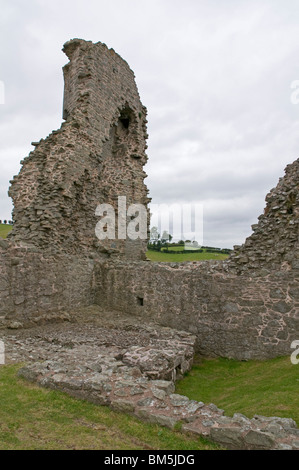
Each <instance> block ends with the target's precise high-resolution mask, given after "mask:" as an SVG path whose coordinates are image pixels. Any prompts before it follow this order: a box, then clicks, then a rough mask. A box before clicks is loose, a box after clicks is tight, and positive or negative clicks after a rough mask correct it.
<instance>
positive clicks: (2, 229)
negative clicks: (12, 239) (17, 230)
mask: <svg viewBox="0 0 299 470" xmlns="http://www.w3.org/2000/svg"><path fill="white" fill-rule="evenodd" d="M11 231H12V225H5V224H0V237H1V238H6V237H7V235H8V234H9V232H11Z"/></svg>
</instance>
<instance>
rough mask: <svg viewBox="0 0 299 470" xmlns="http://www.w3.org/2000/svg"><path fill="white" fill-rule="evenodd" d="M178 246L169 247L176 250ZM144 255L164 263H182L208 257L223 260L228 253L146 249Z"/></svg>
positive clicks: (202, 259)
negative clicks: (165, 251)
mask: <svg viewBox="0 0 299 470" xmlns="http://www.w3.org/2000/svg"><path fill="white" fill-rule="evenodd" d="M179 249H180V248H178V249H177V250H174V248H171V250H174V251H178V250H179ZM146 257H147V259H149V260H150V261H160V262H164V263H182V262H184V261H205V260H209V259H218V260H223V259H226V258H227V257H228V255H225V254H223V253H208V252H206V251H203V253H178V254H176V253H169V254H167V253H163V251H154V250H148V251H147V252H146Z"/></svg>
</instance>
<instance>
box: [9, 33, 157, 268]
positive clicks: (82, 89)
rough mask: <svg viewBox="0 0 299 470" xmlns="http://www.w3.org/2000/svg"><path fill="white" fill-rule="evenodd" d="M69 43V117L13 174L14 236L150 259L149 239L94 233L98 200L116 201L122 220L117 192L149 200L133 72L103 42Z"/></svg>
mask: <svg viewBox="0 0 299 470" xmlns="http://www.w3.org/2000/svg"><path fill="white" fill-rule="evenodd" d="M63 50H64V52H65V53H66V54H67V56H68V57H69V59H70V62H69V63H68V64H67V65H66V66H65V67H64V78H65V94H64V111H63V113H64V117H65V118H66V122H65V123H63V124H62V126H61V129H59V130H58V131H54V132H53V133H52V134H50V136H48V137H47V138H46V139H45V140H43V139H42V140H41V141H40V142H38V143H35V147H36V148H35V150H34V151H33V152H31V153H30V155H29V156H28V157H26V158H25V159H24V160H23V162H22V164H23V166H22V169H21V171H20V173H19V175H18V176H16V177H14V179H13V181H12V182H11V183H12V184H11V187H10V191H9V194H10V196H11V197H12V199H13V203H14V211H13V222H14V230H13V232H12V235H11V236H10V239H11V240H13V241H15V242H22V243H23V244H24V243H27V244H29V245H34V246H37V247H38V248H41V249H43V250H45V249H46V250H51V252H53V251H54V252H63V253H70V254H77V253H82V252H85V253H86V252H88V254H89V255H90V254H92V253H93V254H95V255H97V254H99V253H106V254H108V255H109V256H122V257H125V258H127V259H144V258H145V250H146V240H135V241H133V242H132V240H130V239H129V238H126V239H121V240H119V239H117V240H112V241H111V240H107V239H106V240H99V239H98V238H97V237H96V234H95V228H96V225H97V223H98V222H99V217H97V216H96V208H97V206H98V205H99V204H110V205H112V206H113V207H114V208H115V209H116V222H117V220H118V211H117V198H118V196H122V197H125V198H126V201H127V207H128V206H129V205H131V204H136V203H138V204H142V205H143V206H145V207H147V203H148V201H149V199H148V196H147V193H148V191H147V188H146V186H145V184H144V179H145V177H146V173H145V172H144V171H143V166H144V164H145V163H146V161H147V156H146V153H145V150H146V146H147V145H146V139H147V131H146V123H147V120H146V108H145V107H144V106H143V105H142V104H141V102H140V98H139V94H138V90H137V87H136V84H135V80H134V74H133V72H132V71H131V69H130V68H129V66H128V64H127V63H126V62H125V61H124V60H123V59H122V58H121V57H120V56H119V55H117V54H116V53H115V52H114V51H113V50H111V49H108V48H107V47H106V46H105V45H104V44H102V43H97V44H93V43H92V42H88V41H83V40H72V41H69V42H68V43H66V44H65V45H64V49H63ZM116 225H117V224H116ZM117 229H118V227H117V226H116V234H117Z"/></svg>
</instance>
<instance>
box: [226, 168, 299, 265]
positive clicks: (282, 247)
mask: <svg viewBox="0 0 299 470" xmlns="http://www.w3.org/2000/svg"><path fill="white" fill-rule="evenodd" d="M266 202H267V205H266V207H265V210H264V213H263V214H262V215H260V217H259V218H258V223H257V224H255V225H253V226H252V229H253V234H252V235H251V236H249V237H248V238H247V239H246V241H245V243H244V244H243V245H242V246H236V247H235V250H234V252H233V253H232V255H231V257H230V262H229V266H230V269H231V270H235V271H236V272H248V273H252V272H256V273H265V272H269V271H273V270H279V269H281V268H282V267H283V269H287V270H292V269H295V270H296V272H297V270H298V267H299V159H297V160H295V161H294V162H293V163H292V164H290V165H288V166H287V167H286V169H285V176H284V177H283V178H280V180H279V182H278V184H277V186H276V187H275V188H273V189H272V190H271V191H270V193H269V194H268V195H267V196H266Z"/></svg>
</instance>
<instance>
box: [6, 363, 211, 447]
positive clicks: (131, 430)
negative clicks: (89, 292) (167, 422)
mask: <svg viewBox="0 0 299 470" xmlns="http://www.w3.org/2000/svg"><path fill="white" fill-rule="evenodd" d="M19 367H20V366H16V365H14V366H1V367H0V403H1V406H0V450H39V449H40V450H81V449H85V450H142V449H145V450H146V449H152V450H213V449H217V448H218V447H217V446H216V445H214V444H212V443H209V442H208V441H206V440H205V439H195V438H193V439H192V438H190V437H188V436H185V435H183V434H182V433H180V432H179V431H171V430H169V429H167V428H162V427H160V426H154V425H149V424H146V423H143V422H141V421H139V420H137V419H135V418H133V417H131V416H128V415H125V414H122V413H115V412H113V411H111V410H110V409H109V408H107V407H103V406H97V405H94V404H92V403H89V402H87V401H83V400H76V399H74V398H72V397H69V396H68V395H66V394H64V393H61V392H57V391H53V390H48V389H44V388H40V387H38V386H37V385H34V384H31V383H29V382H26V381H25V380H23V379H21V378H18V377H17V375H16V373H17V370H18V368H19Z"/></svg>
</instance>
